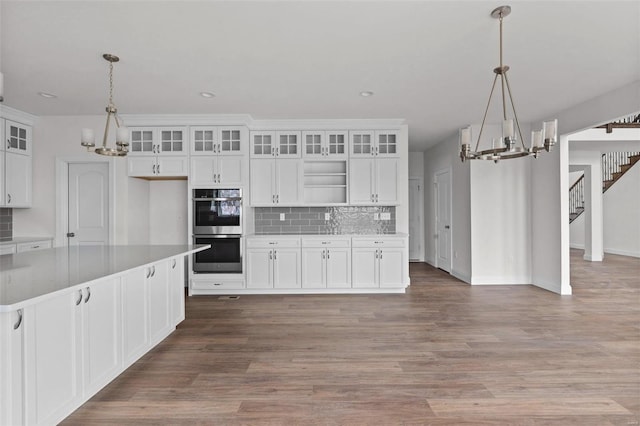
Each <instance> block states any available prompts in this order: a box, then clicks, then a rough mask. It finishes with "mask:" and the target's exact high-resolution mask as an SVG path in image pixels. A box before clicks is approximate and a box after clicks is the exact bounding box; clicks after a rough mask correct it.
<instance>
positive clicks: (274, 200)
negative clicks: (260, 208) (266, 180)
mask: <svg viewBox="0 0 640 426" xmlns="http://www.w3.org/2000/svg"><path fill="white" fill-rule="evenodd" d="M271 202H272V203H273V204H275V202H276V196H275V195H272V196H271Z"/></svg>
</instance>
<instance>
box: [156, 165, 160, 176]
mask: <svg viewBox="0 0 640 426" xmlns="http://www.w3.org/2000/svg"><path fill="white" fill-rule="evenodd" d="M156 172H158V174H160V164H158V165H157V166H156Z"/></svg>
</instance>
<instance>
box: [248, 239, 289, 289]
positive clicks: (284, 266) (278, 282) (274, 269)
mask: <svg viewBox="0 0 640 426" xmlns="http://www.w3.org/2000/svg"><path fill="white" fill-rule="evenodd" d="M300 286H301V262H300V238H297V237H292V238H287V237H274V238H272V239H265V238H248V239H247V288H251V289H269V288H276V289H287V288H300Z"/></svg>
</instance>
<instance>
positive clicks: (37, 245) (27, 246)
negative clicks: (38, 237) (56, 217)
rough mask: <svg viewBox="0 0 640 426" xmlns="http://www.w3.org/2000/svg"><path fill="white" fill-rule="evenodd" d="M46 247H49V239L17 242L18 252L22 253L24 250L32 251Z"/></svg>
mask: <svg viewBox="0 0 640 426" xmlns="http://www.w3.org/2000/svg"><path fill="white" fill-rule="evenodd" d="M48 248H51V240H44V241H33V242H31V243H20V244H17V250H18V253H22V252H25V251H33V250H43V249H48Z"/></svg>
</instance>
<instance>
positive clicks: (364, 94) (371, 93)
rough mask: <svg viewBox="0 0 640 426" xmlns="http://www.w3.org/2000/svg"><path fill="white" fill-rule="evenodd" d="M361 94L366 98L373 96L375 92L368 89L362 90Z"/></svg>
mask: <svg viewBox="0 0 640 426" xmlns="http://www.w3.org/2000/svg"><path fill="white" fill-rule="evenodd" d="M360 96H362V97H364V98H368V97H369V96H373V92H370V91H368V90H366V91H364V92H360Z"/></svg>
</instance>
